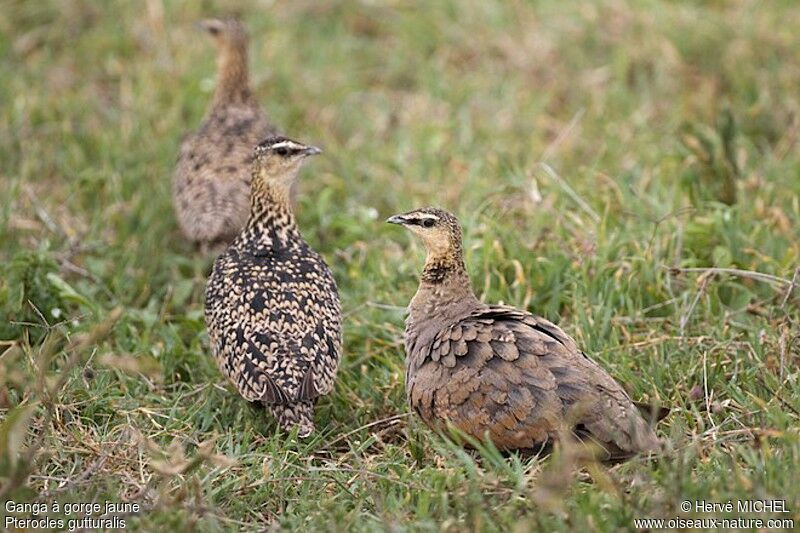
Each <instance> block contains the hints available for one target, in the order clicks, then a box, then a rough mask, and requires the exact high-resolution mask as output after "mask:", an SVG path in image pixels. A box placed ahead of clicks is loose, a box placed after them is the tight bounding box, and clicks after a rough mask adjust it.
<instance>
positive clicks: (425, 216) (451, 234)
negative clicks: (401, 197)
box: [386, 207, 461, 258]
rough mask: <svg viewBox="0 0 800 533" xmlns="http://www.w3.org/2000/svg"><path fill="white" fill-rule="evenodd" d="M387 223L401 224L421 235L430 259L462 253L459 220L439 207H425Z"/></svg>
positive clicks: (398, 216)
mask: <svg viewBox="0 0 800 533" xmlns="http://www.w3.org/2000/svg"><path fill="white" fill-rule="evenodd" d="M386 222H388V223H390V224H399V225H401V226H403V227H405V228H406V229H408V230H409V231H411V232H412V233H416V234H417V235H419V237H420V239H422V244H423V245H424V246H425V250H426V251H427V253H428V257H429V258H436V257H443V256H447V255H458V254H460V253H461V225H460V224H459V223H458V219H457V218H456V217H455V216H454V215H452V214H450V213H448V212H447V211H445V210H444V209H439V208H437V207H423V208H421V209H414V210H413V211H409V212H407V213H403V214H400V215H394V216H393V217H389V218H388V219H387V220H386Z"/></svg>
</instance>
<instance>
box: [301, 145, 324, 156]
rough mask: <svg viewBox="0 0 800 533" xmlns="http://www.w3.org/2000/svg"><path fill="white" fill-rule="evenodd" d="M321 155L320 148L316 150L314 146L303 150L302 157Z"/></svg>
mask: <svg viewBox="0 0 800 533" xmlns="http://www.w3.org/2000/svg"><path fill="white" fill-rule="evenodd" d="M321 153H322V149H321V148H317V147H316V146H307V147H306V149H305V150H303V155H306V156H309V155H319V154H321Z"/></svg>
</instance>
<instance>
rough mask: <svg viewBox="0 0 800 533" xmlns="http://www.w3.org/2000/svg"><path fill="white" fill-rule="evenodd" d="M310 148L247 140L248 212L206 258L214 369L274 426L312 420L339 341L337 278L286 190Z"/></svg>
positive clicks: (305, 426) (305, 431)
mask: <svg viewBox="0 0 800 533" xmlns="http://www.w3.org/2000/svg"><path fill="white" fill-rule="evenodd" d="M319 152H320V151H319V149H317V148H314V147H312V146H306V145H303V144H301V143H298V142H296V141H292V140H290V139H286V138H285V137H278V136H273V137H270V138H268V139H267V140H265V141H264V142H262V143H261V144H259V145H258V147H257V148H256V159H255V163H254V171H253V185H252V192H251V208H250V218H249V220H248V222H247V225H246V226H245V228H244V229H243V230H242V231H241V233H240V234H239V236H238V237H237V238H236V239H235V240H234V241H233V243H232V244H231V246H230V247H229V248H228V250H227V251H226V252H224V253H223V254H222V255H221V256H220V257H219V258H217V260H216V262H215V264H214V270H213V272H212V274H211V277H210V278H209V280H208V286H207V288H206V304H205V305H206V325H207V327H208V333H209V337H210V340H211V350H212V352H213V353H214V356H215V358H216V360H217V363H218V365H219V367H220V369H221V370H222V372H223V373H224V374H225V375H226V376H227V377H228V378H229V379H230V380H231V381H232V382H233V383H234V384H235V385H236V387H237V388H238V390H239V392H240V393H241V395H242V396H243V397H244V398H245V399H247V400H249V401H252V402H259V403H261V404H263V405H264V406H266V407H267V408H268V409H269V410H270V411H271V412H272V413H273V415H274V416H275V417H276V419H277V420H278V423H279V424H280V425H281V427H283V428H285V429H291V428H292V427H294V426H297V427H298V433H299V435H300V436H303V437H304V436H307V435H309V434H310V433H311V432H312V431H313V429H314V421H313V411H314V408H313V406H314V403H315V402H316V400H317V398H318V397H319V396H321V395H324V394H328V393H329V392H330V391H331V390H332V389H333V385H334V379H335V377H336V371H337V369H338V366H339V359H340V357H341V345H342V329H341V310H340V304H339V295H338V291H337V288H336V282H335V281H334V279H333V275H332V274H331V271H330V269H329V268H328V266H327V265H326V264H325V261H324V260H323V259H322V257H321V256H320V255H319V254H317V253H316V252H315V251H314V250H312V249H311V248H310V247H309V246H308V244H307V243H306V242H305V241H304V240H303V238H302V237H301V235H300V231H299V230H298V227H297V223H296V221H295V217H294V214H293V212H292V202H291V200H290V197H291V190H292V187H293V184H294V181H295V179H296V176H297V172H298V170H299V167H300V165H301V164H302V161H303V160H304V159H305V158H306V157H307V156H309V155H313V154H316V153H319Z"/></svg>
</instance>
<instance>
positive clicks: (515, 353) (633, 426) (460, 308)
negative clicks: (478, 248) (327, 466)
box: [387, 208, 661, 460]
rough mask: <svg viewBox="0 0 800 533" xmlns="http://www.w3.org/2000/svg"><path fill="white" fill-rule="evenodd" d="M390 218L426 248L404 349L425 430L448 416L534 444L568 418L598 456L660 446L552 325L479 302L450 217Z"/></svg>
mask: <svg viewBox="0 0 800 533" xmlns="http://www.w3.org/2000/svg"><path fill="white" fill-rule="evenodd" d="M387 222H390V223H394V224H401V225H403V226H404V227H406V228H407V229H409V230H410V231H412V232H414V233H416V234H417V235H419V237H421V239H422V242H423V244H424V246H425V249H426V251H427V258H426V260H425V267H424V269H423V271H422V276H421V281H420V285H419V289H418V290H417V293H416V295H415V296H414V298H413V299H412V300H411V303H410V305H409V308H408V312H409V315H408V318H407V320H406V330H405V349H406V391H407V394H408V400H409V403H410V405H411V407H412V408H413V409H414V411H416V412H417V413H418V414H419V416H420V417H421V418H422V420H423V421H424V422H425V423H426V424H427V425H428V426H430V427H432V428H440V429H441V428H444V427H445V426H446V424H447V423H448V422H449V423H452V424H453V425H454V426H455V427H456V428H458V429H459V430H461V431H463V432H464V433H465V434H467V435H469V436H471V437H474V438H476V439H478V440H484V439H485V438H486V437H487V436H488V438H489V439H490V440H491V441H492V442H493V443H494V445H495V446H497V448H498V449H500V450H503V451H511V450H535V449H541V448H542V447H543V446H545V445H547V444H548V443H551V442H554V441H555V440H557V438H558V435H559V431H560V429H561V428H562V426H563V425H564V424H566V423H567V422H566V421H567V420H569V421H570V423H569V425H570V426H571V427H572V429H573V432H574V433H575V434H576V435H577V436H579V437H581V438H582V439H583V440H591V441H593V442H595V443H597V444H599V445H600V446H602V448H603V449H604V450H605V452H606V453H605V457H603V455H601V458H602V459H604V460H618V459H624V458H626V457H629V456H631V455H634V454H636V453H639V452H645V451H651V450H652V451H654V450H658V449H659V448H660V446H661V443H660V441H659V439H658V438H657V437H656V435H655V433H654V432H653V430H652V428H651V427H650V425H649V424H648V423H647V422H646V421H645V419H644V418H643V416H642V415H641V414H640V412H639V409H638V408H637V407H636V406H635V405H634V403H633V402H632V401H631V399H630V398H629V397H628V395H627V394H626V393H625V391H624V390H623V389H622V387H620V385H619V384H618V383H617V382H616V381H615V380H614V379H613V378H612V377H611V376H610V375H609V374H608V373H606V371H605V370H603V369H602V368H601V367H600V366H599V365H597V364H596V363H595V362H594V361H592V360H591V359H589V358H588V357H587V356H586V355H585V354H584V353H583V352H581V350H580V349H579V348H578V346H577V345H576V344H575V341H574V340H572V339H571V338H570V337H569V336H568V335H567V334H566V333H564V332H563V331H562V330H561V329H560V328H559V327H558V326H556V325H555V324H553V323H551V322H549V321H547V320H545V319H543V318H541V317H538V316H534V315H532V314H530V313H527V312H525V311H520V310H518V309H515V308H513V307H507V306H499V305H487V304H484V303H482V302H480V301H479V300H478V299H477V297H476V296H475V294H474V293H473V292H472V289H471V287H470V281H469V277H468V275H467V271H466V268H465V266H464V259H463V251H462V244H461V227H460V225H459V223H458V220H457V219H456V218H455V217H454V216H453V215H451V214H450V213H448V212H446V211H443V210H441V209H436V208H423V209H418V210H415V211H411V212H408V213H405V214H402V215H396V216H393V217H391V218H389V219H388V220H387Z"/></svg>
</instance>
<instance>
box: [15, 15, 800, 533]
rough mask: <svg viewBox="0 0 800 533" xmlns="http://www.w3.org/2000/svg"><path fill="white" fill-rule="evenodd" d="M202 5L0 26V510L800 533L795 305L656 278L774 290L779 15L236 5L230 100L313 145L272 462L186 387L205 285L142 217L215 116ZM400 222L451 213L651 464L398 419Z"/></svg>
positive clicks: (236, 424)
mask: <svg viewBox="0 0 800 533" xmlns="http://www.w3.org/2000/svg"><path fill="white" fill-rule="evenodd" d="M210 4H211V3H210V2H197V3H195V2H188V1H184V2H180V1H175V2H165V3H164V5H163V6H162V4H161V2H160V1H159V0H153V1H150V2H141V3H140V2H113V3H109V4H107V5H106V4H104V3H103V4H101V3H98V2H89V1H76V0H72V1H65V2H61V1H55V0H51V1H43V2H28V1H23V0H12V1H11V2H7V3H6V4H5V5H4V7H3V9H2V10H0V65H1V66H2V72H3V73H4V76H3V81H2V83H0V102H2V105H1V106H0V113H1V116H0V165H2V166H0V172H1V173H2V175H1V176H0V198H1V200H0V243H2V246H1V247H0V261H2V272H0V276H1V277H0V335H1V337H0V338H3V339H5V341H3V342H2V345H1V346H0V350H4V352H3V353H2V354H1V355H0V477H2V479H0V485H2V486H3V487H4V488H0V494H2V497H0V500H5V499H12V500H15V501H18V502H19V501H34V500H35V499H36V498H39V499H40V500H42V501H47V502H52V501H58V502H61V503H62V504H63V503H66V502H90V501H94V500H96V501H99V502H103V501H114V502H120V501H131V502H139V503H140V504H141V505H142V506H143V508H144V510H143V511H141V512H140V513H138V514H135V515H130V516H127V517H126V518H127V520H128V525H129V526H131V527H136V528H139V529H141V530H156V529H161V530H163V528H168V527H176V528H179V529H187V530H188V529H191V528H197V529H199V530H204V531H214V530H229V529H230V530H235V529H238V528H246V529H262V528H268V527H284V528H298V529H303V530H307V531H314V530H342V529H352V530H359V531H370V530H382V529H389V530H406V529H407V530H447V531H461V530H463V529H476V530H487V531H501V530H503V531H504V530H516V531H528V530H530V529H541V530H546V531H549V530H563V531H573V530H614V529H619V528H623V529H631V528H633V519H634V518H642V517H674V516H678V515H684V514H683V513H681V512H680V511H679V508H678V504H679V502H681V501H682V500H686V499H689V500H695V499H704V500H707V501H714V502H726V501H728V500H729V499H732V500H737V499H745V498H759V499H771V498H779V499H785V500H786V501H787V505H788V507H789V509H791V513H789V514H784V515H773V516H780V517H783V518H787V517H788V518H793V519H794V520H795V522H797V521H798V520H800V488H798V484H797V471H798V465H799V464H800V433H799V432H798V425H799V424H800V383H798V381H799V380H800V373H798V363H800V353H799V352H800V329H798V323H800V312H799V311H798V303H799V302H800V289H795V290H794V291H793V292H792V293H791V294H790V293H789V291H788V289H789V285H788V284H787V283H784V282H781V281H774V280H773V281H764V280H763V279H754V278H753V277H750V276H746V275H745V276H742V275H735V274H730V273H712V274H708V273H707V272H696V271H689V272H682V271H677V270H675V268H706V267H719V268H734V269H740V270H746V271H752V272H760V273H763V274H769V275H772V276H776V277H778V278H781V279H783V280H791V279H792V277H793V275H794V274H795V272H796V271H795V268H796V267H797V266H798V265H800V229H798V228H800V201H798V197H800V150H799V149H798V148H800V147H799V146H798V135H799V134H800V91H798V87H800V41H798V40H797V36H796V28H798V27H800V6H798V5H797V4H796V3H795V2H791V1H782V2H781V1H775V2H768V3H765V2H755V1H745V0H743V1H739V2H696V1H694V2H692V1H683V2H657V1H655V0H651V1H645V2H624V1H622V0H603V1H601V2H599V3H591V4H590V3H582V2H581V3H579V2H566V3H562V2H557V1H555V0H548V1H543V2H536V3H528V2H500V1H497V2H486V1H480V2H479V1H477V0H476V1H473V0H466V1H464V0H445V1H443V2H436V3H428V2H390V3H388V4H383V3H379V2H360V3H359V2H329V3H325V4H318V3H317V2H312V1H305V0H304V1H300V2H291V3H290V2H270V1H263V2H254V3H251V4H247V5H246V6H245V7H244V8H243V11H242V16H243V17H244V19H245V21H246V24H247V26H248V27H249V28H250V30H251V33H252V37H253V39H252V40H253V46H252V53H251V65H252V73H253V77H254V84H255V87H256V92H257V94H258V97H259V99H260V101H261V102H262V103H263V105H264V107H265V109H266V110H267V112H268V113H269V115H270V116H271V117H272V118H273V120H274V121H275V122H276V123H277V124H279V125H281V127H282V128H283V129H284V131H286V132H287V133H288V134H289V135H291V136H293V137H296V138H297V139H299V140H303V141H308V142H313V143H314V144H317V145H321V146H322V147H324V149H325V154H324V155H323V156H322V157H320V158H316V159H315V160H314V161H313V162H311V163H310V164H309V165H308V168H307V169H306V170H304V171H303V175H302V177H301V195H300V199H299V205H298V214H299V220H300V224H301V226H302V229H303V232H304V235H305V236H306V238H307V239H308V240H309V241H310V242H311V244H312V245H313V246H314V247H315V248H316V249H318V250H319V251H320V252H322V253H323V254H324V256H325V258H326V259H327V260H328V262H329V264H330V265H331V268H332V269H333V271H334V274H335V276H336V279H337V282H338V284H339V287H340V292H341V297H342V304H343V307H344V311H345V313H346V320H345V331H344V333H345V357H344V360H343V362H342V366H341V370H340V374H339V380H338V383H337V386H336V390H335V392H334V394H332V395H330V396H329V397H327V398H325V399H324V400H323V401H322V402H321V403H320V405H319V408H318V413H317V426H318V428H319V433H318V434H317V436H316V437H315V438H314V439H312V440H310V441H308V442H303V443H298V442H296V441H294V439H290V438H287V437H286V436H285V435H283V434H280V433H278V432H277V431H276V428H275V425H274V424H273V423H272V422H271V421H270V420H269V419H268V418H267V417H266V416H265V414H264V413H263V412H262V411H259V410H257V409H255V408H252V407H250V406H249V405H247V404H246V403H245V402H244V401H242V400H241V399H240V398H239V396H238V395H237V394H236V393H235V392H234V390H233V388H232V387H231V386H229V385H228V384H227V383H226V382H225V380H224V379H223V378H222V376H221V375H220V373H219V372H218V370H217V369H216V367H215V364H214V362H213V360H212V359H211V357H210V354H209V349H208V339H207V335H206V333H205V330H204V326H203V319H202V306H203V304H202V301H203V290H204V283H205V279H204V273H205V272H206V271H207V270H208V268H209V265H210V260H209V259H206V258H203V257H200V256H198V255H197V254H196V253H195V252H194V251H193V248H192V247H191V246H190V245H189V244H187V243H186V242H184V241H183V240H182V239H181V236H180V234H179V232H178V230H177V226H176V222H175V220H174V217H173V214H172V210H171V203H170V192H169V191H170V179H171V173H172V168H173V164H174V161H175V156H176V153H177V149H178V145H179V143H180V140H181V137H182V135H184V134H185V133H186V132H188V131H191V130H192V129H193V128H194V127H196V126H197V125H198V123H199V121H200V119H201V117H202V114H203V112H204V109H205V106H206V104H207V103H208V101H209V98H210V96H211V90H212V88H213V76H214V57H213V51H212V48H211V46H210V44H209V43H208V42H207V41H206V39H205V38H204V37H203V36H202V35H200V34H199V33H197V32H196V31H195V30H194V29H193V27H192V24H193V22H194V21H196V20H197V19H200V18H203V17H205V16H208V15H210V14H219V13H226V12H228V11H230V10H234V9H239V8H241V6H240V5H238V3H234V2H217V3H215V7H214V9H212V8H211V5H210ZM550 170H552V172H551V171H550ZM429 204H437V205H441V206H443V207H447V208H449V209H451V210H452V211H454V212H455V213H457V214H458V215H459V216H460V218H461V220H462V222H463V225H464V228H465V239H466V243H465V245H466V249H467V260H468V265H469V270H470V272H471V275H472V279H473V285H474V287H475V289H476V291H477V293H478V294H479V296H480V297H481V298H483V299H484V300H485V301H487V302H498V301H503V302H505V303H508V304H512V305H516V306H525V307H527V308H528V309H529V310H531V311H533V312H536V313H538V314H541V315H543V316H545V317H547V318H550V319H552V320H555V321H557V322H559V323H560V324H561V325H562V326H563V327H564V328H565V330H566V331H567V332H569V333H570V334H572V335H573V336H574V337H575V338H576V340H578V342H579V343H580V344H581V345H583V346H584V347H585V348H586V350H587V351H588V352H589V353H591V354H593V356H594V357H595V358H596V359H597V360H598V361H599V362H601V364H602V365H603V366H604V367H605V368H607V369H608V370H609V371H610V372H611V373H612V374H613V375H614V376H615V377H617V378H618V379H619V380H620V381H621V382H623V383H624V384H625V386H626V388H627V389H628V391H629V392H630V393H631V394H632V395H633V396H634V397H635V398H636V399H640V400H657V401H659V402H661V403H663V404H665V405H669V406H671V407H672V413H671V414H670V416H669V417H668V418H667V419H666V420H665V421H664V422H663V423H661V424H660V426H659V432H660V434H661V435H662V436H664V437H666V438H667V439H668V440H669V442H670V451H669V452H668V453H667V454H666V456H665V457H663V458H661V459H659V460H657V461H647V460H635V461H632V462H630V463H628V464H625V465H622V466H618V467H615V468H613V469H610V470H609V469H605V468H600V467H597V466H591V465H590V466H589V467H588V470H586V469H585V470H583V471H582V473H581V472H580V471H579V470H580V469H579V468H577V467H576V465H575V464H573V463H572V462H571V459H570V455H569V453H566V452H565V453H562V454H558V455H556V456H555V457H553V458H551V459H550V460H537V459H532V460H527V461H522V460H519V459H516V458H511V459H502V458H500V457H498V456H497V454H496V453H495V452H493V451H492V450H484V451H483V452H481V453H465V452H462V451H460V449H459V448H458V447H456V446H454V445H452V444H450V443H449V442H448V441H447V440H445V439H443V438H441V437H439V436H437V435H434V434H432V433H431V432H430V431H428V430H427V429H425V428H424V427H423V426H422V425H421V424H420V423H419V421H417V420H415V419H414V418H413V417H412V416H410V415H409V414H408V409H407V406H406V403H405V391H404V384H403V374H404V367H403V365H404V362H403V351H402V331H403V308H404V307H405V305H406V304H407V303H408V301H409V299H410V298H411V296H412V295H413V293H414V291H415V289H416V283H417V274H418V271H419V269H420V266H421V261H422V251H421V249H420V246H419V243H417V242H415V241H413V240H411V239H410V238H409V237H408V236H407V235H406V234H405V233H404V232H402V231H400V230H398V229H396V228H394V227H390V226H388V225H385V224H383V222H382V221H383V219H385V218H386V217H387V216H389V215H391V214H394V213H397V212H400V211H405V210H408V209H411V208H413V207H417V206H421V205H429ZM787 295H788V296H787ZM115 310H116V311H115ZM112 314H114V315H115V316H116V315H118V317H117V319H116V322H115V324H114V325H113V327H112V322H111V319H113V318H115V316H111V315H112ZM3 513H5V509H4V510H3ZM23 516H24V514H23ZM54 516H55V515H54ZM685 516H702V515H693V514H689V515H685ZM757 516H760V517H762V518H766V517H767V516H770V515H769V514H766V515H765V514H762V515H757Z"/></svg>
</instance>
